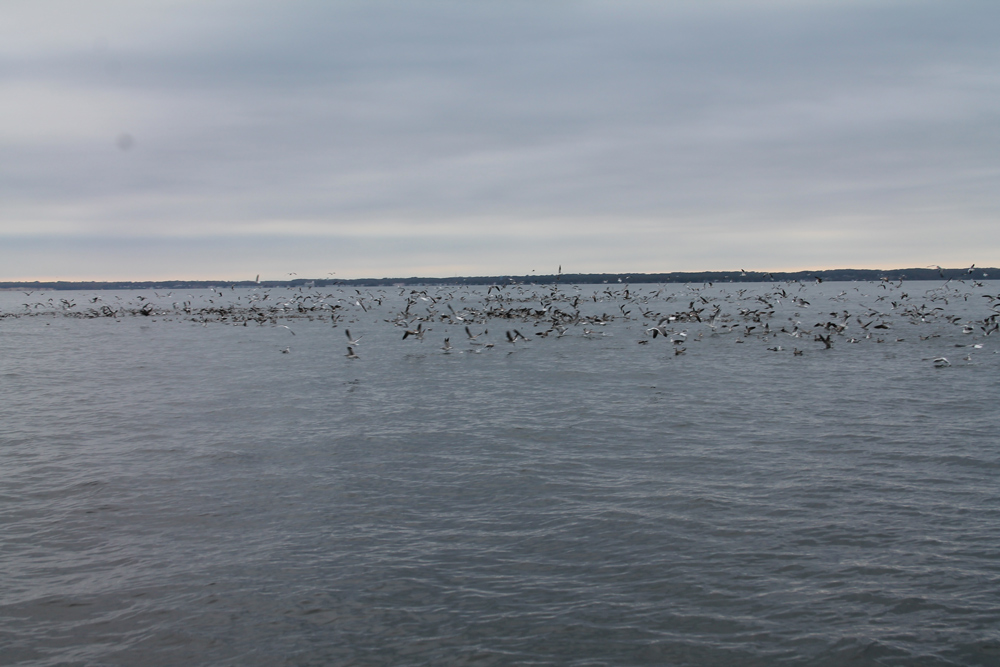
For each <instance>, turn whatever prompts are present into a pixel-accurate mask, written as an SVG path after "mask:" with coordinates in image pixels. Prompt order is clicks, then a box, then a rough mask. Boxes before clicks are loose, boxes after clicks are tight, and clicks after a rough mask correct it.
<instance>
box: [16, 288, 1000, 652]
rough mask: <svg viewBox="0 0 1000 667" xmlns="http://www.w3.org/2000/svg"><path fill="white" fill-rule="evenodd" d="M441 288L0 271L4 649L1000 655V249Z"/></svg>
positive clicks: (79, 650) (31, 650)
mask: <svg viewBox="0 0 1000 667" xmlns="http://www.w3.org/2000/svg"><path fill="white" fill-rule="evenodd" d="M421 289H422V288H416V290H414V289H413V288H384V289H375V288H370V289H365V288H360V294H359V293H358V290H355V289H354V288H332V287H331V288H314V289H307V290H297V291H285V292H280V291H278V290H270V291H267V290H235V291H234V290H229V289H224V290H223V289H220V290H219V291H214V292H213V291H207V290H206V291H199V292H191V291H190V290H187V291H184V290H182V291H177V292H175V293H171V294H166V293H165V292H166V291H165V290H161V291H159V292H157V293H154V292H152V291H144V292H132V293H126V292H95V293H78V292H35V293H33V294H30V295H28V294H24V293H21V292H7V293H0V528H2V533H0V664H4V665H7V664H23V665H139V664H142V665H180V664H188V665H202V664H204V665H226V664H229V665H431V664H433V665H466V664H469V665H511V664H518V665H775V664H788V665H841V664H846V665H1000V481H998V474H1000V447H998V445H1000V437H998V433H1000V429H998V426H1000V416H998V411H997V408H998V405H1000V402H998V396H1000V391H998V389H1000V380H998V378H1000V355H998V354H996V352H997V351H998V350H1000V346H998V345H997V343H998V342H1000V333H992V332H990V334H989V335H988V334H987V331H989V328H990V325H991V323H993V322H995V321H996V320H995V319H993V320H990V319H989V318H990V317H991V316H992V315H993V314H995V313H996V312H997V306H998V305H1000V301H998V300H997V299H996V298H995V297H996V296H998V295H1000V283H997V282H985V283H973V282H971V281H970V282H963V283H960V282H951V283H948V284H941V283H908V284H905V285H895V284H892V285H888V284H873V283H841V284H830V283H824V284H822V285H799V284H790V285H789V284H780V285H777V284H753V285H731V284H730V285H714V286H703V285H696V286H684V285H666V286H662V285H640V286H632V287H631V288H626V287H625V286H623V285H611V286H608V285H600V286H569V285H566V286H560V287H559V288H558V292H557V293H553V292H552V290H551V288H549V287H545V286H538V287H534V286H515V287H507V288H505V289H504V290H502V291H501V292H500V293H501V294H502V295H503V296H501V297H499V300H497V291H496V290H493V291H491V293H490V295H489V296H488V297H487V290H486V288H443V287H442V288H437V287H435V288H426V290H424V291H423V293H419V292H420V290H421ZM626 290H627V291H626ZM740 290H744V291H742V292H741V291H740ZM778 290H781V291H783V294H782V293H780V292H779V291H778ZM265 294H267V296H268V298H267V299H266V300H262V299H263V296H264V295H265ZM140 296H141V297H142V299H140V298H139V297H140ZM49 299H51V301H48V300H49ZM61 299H66V302H62V301H61ZM92 299H93V301H92ZM487 299H492V301H489V300H487ZM408 300H409V310H405V309H406V307H407V301H408ZM574 300H576V304H575V305H574V303H573V301H574ZM801 300H804V301H801ZM70 304H72V305H70ZM147 304H152V305H151V306H150V305H147ZM174 304H176V305H174ZM104 305H108V306H109V308H108V310H106V311H103V312H102V311H101V307H102V306H104ZM448 305H450V306H452V309H451V310H449V309H448V308H447V306H448ZM546 305H548V310H545V308H546ZM699 308H701V309H703V310H702V312H700V313H697V312H696V311H697V309H699ZM716 308H718V311H716ZM142 309H145V310H146V313H145V314H144V313H143V312H142ZM491 310H492V312H490V311H491ZM713 312H715V317H714V319H711V320H709V316H710V315H711V314H712V313H713ZM845 312H846V314H847V315H848V317H845ZM692 313H694V314H692ZM602 314H606V315H607V316H608V317H600V315H602ZM671 316H673V317H674V319H673V320H670V319H669V318H670V317H671ZM559 317H562V319H561V320H558V321H557V322H556V324H558V325H559V327H558V328H557V327H555V325H554V324H553V319H558V318H559ZM859 317H860V319H859ZM458 318H462V319H458ZM661 318H665V321H664V323H663V325H662V330H663V331H664V332H665V333H666V334H667V335H666V336H663V335H660V332H657V335H656V337H655V338H654V337H653V336H652V335H651V332H650V331H648V329H650V328H651V327H652V326H655V325H656V324H657V321H659V320H660V319H661ZM699 319H701V321H698V320H699ZM869 320H870V322H869ZM827 322H830V323H831V326H829V327H827V326H825V325H826V323H827ZM865 322H869V324H868V325H867V328H864V327H862V325H863V324H864V323H865ZM878 324H882V325H883V326H884V327H886V328H882V329H875V327H876V326H877V325H878ZM282 325H284V326H282ZM417 325H420V326H421V332H422V334H423V339H422V340H421V339H418V338H417V337H416V336H413V335H411V336H408V337H407V339H406V340H403V339H402V335H403V332H404V331H406V330H414V327H416V326H417ZM466 325H468V326H470V330H471V331H472V333H473V334H474V335H475V334H480V333H481V332H483V330H484V329H485V330H488V331H487V333H483V334H482V335H481V336H479V338H477V339H476V340H471V341H470V340H468V339H467V337H466V333H465V331H464V327H465V326H466ZM765 325H767V328H766V329H765ZM820 325H822V326H820ZM833 325H836V326H833ZM841 325H845V326H846V328H844V329H842V330H838V328H837V327H838V326H841ZM751 326H752V327H753V329H750V330H749V331H748V330H747V327H751ZM286 327H287V328H286ZM560 328H561V329H562V335H561V336H560ZM782 328H783V329H785V332H782V331H781V329H782ZM345 329H349V330H350V332H351V334H352V337H354V338H357V337H358V336H361V337H362V338H361V340H360V341H359V342H358V344H356V345H353V346H352V347H353V348H354V351H355V353H356V354H357V356H358V357H359V358H357V359H350V358H347V357H346V356H345V354H346V353H347V350H346V346H347V344H348V340H347V337H346V336H345V333H344V332H345ZM515 329H516V330H518V331H520V332H521V333H523V334H524V335H525V336H526V337H527V338H529V339H531V340H530V341H529V342H525V341H522V340H517V341H516V342H515V343H510V342H508V340H507V335H506V332H507V331H513V330H515ZM550 329H551V330H552V331H551V333H549V334H548V335H547V336H544V337H543V336H539V335H537V333H544V332H546V331H548V330H550ZM970 329H971V331H969V330H970ZM964 331H969V333H963V332H964ZM293 332H294V333H293ZM805 332H808V333H805ZM827 333H829V334H830V343H831V347H830V348H829V349H827V347H826V343H824V342H822V341H817V340H816V339H815V336H816V335H826V334H827ZM681 334H685V335H681ZM796 334H797V335H796ZM445 337H448V338H450V343H451V345H452V348H453V349H451V350H449V351H445V350H443V349H441V348H442V346H443V342H444V338H445ZM640 341H644V342H642V343H640ZM674 341H676V342H674ZM851 341H856V342H851ZM488 344H492V347H488V346H487V345H488ZM957 345H961V346H963V347H956V346H957ZM975 345H980V346H981V347H975ZM285 350H287V351H285ZM680 350H683V352H682V353H678V352H679V351H680ZM794 350H798V351H801V352H802V354H801V355H797V354H795V353H794ZM938 357H947V358H948V359H949V363H950V365H947V366H945V365H943V362H938V363H939V364H941V365H942V366H941V367H936V366H935V364H934V362H933V361H932V359H934V358H938Z"/></svg>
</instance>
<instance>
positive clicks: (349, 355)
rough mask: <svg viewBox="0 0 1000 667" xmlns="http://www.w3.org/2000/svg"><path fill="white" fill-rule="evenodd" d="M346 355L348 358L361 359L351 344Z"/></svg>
mask: <svg viewBox="0 0 1000 667" xmlns="http://www.w3.org/2000/svg"><path fill="white" fill-rule="evenodd" d="M344 356H345V357H347V358H348V359H360V357H359V356H358V355H356V354H354V349H353V348H352V347H351V346H350V345H348V346H347V354H345V355H344Z"/></svg>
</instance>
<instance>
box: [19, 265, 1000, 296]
mask: <svg viewBox="0 0 1000 667" xmlns="http://www.w3.org/2000/svg"><path fill="white" fill-rule="evenodd" d="M993 276H997V277H1000V268H995V267H983V268H979V267H976V268H974V269H970V268H962V269H937V268H921V269H890V270H881V269H830V270H826V271H792V272H787V271H771V272H766V271H739V270H737V271H700V272H680V271H675V272H671V273H563V274H550V275H527V276H514V275H506V276H468V277H462V276H456V277H451V278H427V277H424V278H418V277H412V278H355V279H352V280H330V279H320V278H315V279H310V278H297V279H295V280H262V281H260V282H259V283H258V282H256V281H254V280H238V281H233V280H143V281H123V280H113V281H63V280H59V281H37V280H36V281H8V282H3V281H0V290H4V291H10V290H20V289H29V290H129V289H207V288H209V287H268V288H273V287H336V286H338V285H344V286H357V287H411V286H435V285H530V284H535V285H550V284H554V283H566V284H578V285H580V284H583V285H600V284H604V283H629V284H642V283H761V282H788V281H792V282H795V281H808V282H816V281H821V282H822V281H830V282H852V281H883V280H889V281H893V282H895V281H897V280H962V279H975V280H983V279H990V278H991V277H993Z"/></svg>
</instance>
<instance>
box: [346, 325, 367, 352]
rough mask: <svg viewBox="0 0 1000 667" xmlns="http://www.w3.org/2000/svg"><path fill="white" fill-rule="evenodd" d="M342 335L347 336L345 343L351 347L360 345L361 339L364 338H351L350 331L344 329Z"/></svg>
mask: <svg viewBox="0 0 1000 667" xmlns="http://www.w3.org/2000/svg"><path fill="white" fill-rule="evenodd" d="M344 333H345V334H347V342H349V343H350V344H351V345H358V344H359V343H360V341H361V339H362V338H364V336H358V337H357V338H353V337H351V330H350V329H344ZM347 349H350V348H347Z"/></svg>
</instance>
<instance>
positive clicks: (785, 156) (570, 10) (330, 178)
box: [0, 2, 1000, 278]
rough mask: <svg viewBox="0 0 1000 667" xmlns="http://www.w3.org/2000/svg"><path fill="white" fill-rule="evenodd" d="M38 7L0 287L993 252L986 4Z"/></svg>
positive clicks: (6, 165) (21, 18)
mask: <svg viewBox="0 0 1000 667" xmlns="http://www.w3.org/2000/svg"><path fill="white" fill-rule="evenodd" d="M43 4H45V7H43V8H39V5H37V4H31V5H18V6H15V7H16V8H17V9H13V10H12V9H9V8H5V9H0V17H2V18H5V19H6V20H3V21H0V24H2V25H5V26H7V28H6V32H5V33H0V38H3V39H0V42H2V43H3V44H5V45H6V46H0V121H2V123H0V150H2V152H3V154H4V155H5V156H6V157H5V159H4V160H3V161H2V162H0V188H2V192H0V195H2V197H3V201H4V202H5V203H4V206H3V209H2V210H0V242H3V245H2V247H0V260H2V266H4V267H5V269H6V271H7V272H11V271H14V273H8V275H7V276H3V277H5V278H17V277H26V278H27V277H31V276H32V275H41V274H43V273H44V274H46V275H55V274H57V273H58V272H59V271H60V269H59V266H69V265H70V264H73V266H74V267H75V268H73V270H72V271H73V275H74V276H75V277H89V276H90V275H91V274H92V273H93V272H95V271H98V270H99V271H101V272H103V275H106V277H120V276H111V275H107V274H108V272H109V268H108V267H109V266H110V267H112V269H111V271H112V273H113V268H114V267H115V264H114V263H113V261H110V260H109V259H106V258H102V255H101V253H100V252H99V250H98V249H99V248H100V247H107V246H108V244H109V243H111V244H113V242H114V240H115V239H118V240H119V241H120V242H122V243H127V244H129V247H132V248H135V247H138V246H136V244H139V246H142V247H144V248H146V251H145V252H146V253H147V254H149V255H152V256H154V258H151V259H150V260H149V261H148V262H146V263H145V264H142V265H141V266H136V267H131V266H129V265H128V264H124V263H123V264H121V265H120V266H121V267H122V269H121V270H123V271H124V270H126V268H127V270H128V271H129V272H130V275H132V272H134V271H147V272H149V273H150V274H152V273H155V274H157V275H165V274H169V273H171V271H170V270H169V269H170V268H171V262H173V261H174V259H171V258H178V257H182V256H184V257H188V258H191V257H196V256H197V257H199V259H198V260H197V263H196V264H191V263H190V261H188V263H187V264H185V270H186V271H188V272H189V273H190V274H191V275H195V274H197V275H206V276H209V275H212V276H221V275H223V274H224V275H234V276H235V275H239V274H241V272H242V273H254V274H256V273H257V272H259V271H258V270H257V269H256V268H255V267H258V266H260V265H261V264H264V263H270V262H273V261H274V257H273V253H274V252H275V251H276V249H277V250H280V252H281V254H282V257H281V258H280V260H281V262H279V263H282V262H283V263H285V264H286V267H290V268H288V270H290V271H293V270H294V271H297V272H298V273H300V274H303V273H308V272H310V271H314V272H315V271H319V270H320V269H324V270H323V271H322V273H319V274H317V275H322V274H325V273H326V272H327V271H328V270H331V269H328V268H326V267H328V266H329V265H330V263H340V264H341V265H345V264H350V265H351V267H352V268H351V269H350V271H351V272H352V273H353V274H354V275H374V274H380V273H386V274H389V273H396V274H415V273H421V272H427V271H429V270H432V269H433V270H434V271H435V272H436V273H441V272H444V273H448V272H449V270H453V272H462V273H508V272H510V273H514V272H527V271H530V269H531V268H536V266H537V265H538V264H539V263H541V262H546V261H548V262H549V263H562V264H564V265H567V264H570V263H574V262H579V263H580V266H578V267H575V270H581V271H587V270H595V271H597V270H629V271H660V270H681V269H699V268H727V267H732V266H735V265H737V264H741V265H746V266H747V268H750V267H751V266H753V267H759V268H795V267H807V266H815V267H821V266H837V265H852V266H861V265H867V266H888V265H897V264H911V265H913V264H917V265H922V264H930V263H935V264H948V263H954V264H964V263H966V262H968V263H971V262H973V261H975V262H976V263H977V264H980V265H983V264H991V263H996V262H998V261H1000V252H998V251H1000V241H997V240H993V239H994V237H995V235H994V237H991V236H990V234H989V229H990V227H989V225H990V224H991V223H992V222H993V221H994V220H995V219H996V214H997V212H998V210H1000V207H998V203H1000V202H998V194H997V193H998V192H1000V189H998V188H997V187H996V181H997V176H998V172H1000V158H998V157H997V156H998V155H1000V151H998V150H997V149H998V147H1000V145H998V144H1000V141H998V139H1000V137H998V132H1000V131H998V130H997V128H998V127H1000V125H998V123H997V120H998V118H997V116H998V109H1000V104H998V102H1000V73H998V71H997V69H996V67H995V63H996V62H998V61H1000V58H998V56H1000V44H998V43H997V41H996V39H995V34H996V28H997V27H1000V20H998V19H1000V7H996V6H995V5H994V4H993V3H987V2H949V3H941V2H938V3H913V2H907V3H878V4H871V3H843V2H837V3H833V2H830V3H808V4H806V3H793V2H756V3H731V2H716V3H711V2H710V3H698V4H693V3H692V4H691V5H685V6H675V5H673V4H671V5H666V6H664V4H665V3H646V2H626V3H598V2H594V3H561V2H552V3H527V2H523V3H518V2H514V3H457V2H447V3H446V2H430V3H378V2H376V3H348V2H344V3H319V2H300V3H289V4H281V5H275V4H273V3H259V4H252V3H251V4H248V3H224V2H213V3H191V4H186V3H160V4H154V5H152V6H151V7H152V8H151V9H141V10H140V9H138V8H136V7H132V6H122V5H119V4H116V3H110V2H109V3H107V4H104V3H100V2H98V3H90V4H88V6H87V8H82V7H80V6H79V5H77V4H75V3H66V4H62V3H43ZM46 8H48V9H49V15H50V16H49V19H50V20H49V21H46V19H45V17H44V16H42V14H44V13H45V9H46ZM18 12H21V13H18ZM5 14H6V16H4V15H5ZM53 17H55V18H53ZM0 30H3V29H0ZM123 136H129V137H132V138H133V141H132V143H131V144H130V145H129V150H122V149H121V145H122V144H121V137H123ZM944 226H947V229H948V230H949V233H948V234H943V233H942V229H943V228H944ZM984 232H985V233H984ZM983 236H985V238H983ZM970 238H976V239H977V242H976V243H975V244H970V243H969V241H968V239H970ZM4 239H6V241H3V240H4ZM15 239H18V241H17V244H15V243H14V240H15ZM97 239H101V241H100V242H98V241H97ZM227 239H228V241H227ZM227 242H228V243H229V244H230V245H231V246H232V247H233V248H239V253H238V255H239V256H238V257H229V256H228V255H227V253H226V252H225V251H224V250H223V249H224V248H225V247H226V244H227ZM88 243H89V244H90V245H89V246H88V247H91V248H92V257H93V258H94V259H93V264H91V265H88V264H87V262H86V261H82V263H81V261H79V258H77V259H74V260H73V262H68V260H67V256H66V255H65V253H67V252H69V248H72V247H74V244H84V245H86V244H88ZM18 244H20V245H19V246H18V247H19V248H20V250H19V251H16V252H17V257H16V262H15V258H14V256H13V255H14V253H15V251H14V250H8V249H13V248H14V247H15V246H17V245H18ZM199 244H200V245H199ZM81 247H82V246H81ZM185 247H186V248H187V249H188V253H187V255H185V251H184V250H183V248H185ZM192 247H202V248H207V247H212V248H215V249H217V250H219V252H212V253H191V252H190V249H191V248H192ZM28 248H31V249H33V250H31V251H30V252H29V251H28V250H27V249H28ZM46 249H48V250H46ZM348 249H349V250H348ZM553 253H556V255H554V254H553ZM558 253H562V255H564V256H559V259H558V260H556V259H554V257H556V256H557V255H558ZM155 257H163V260H162V264H157V261H158V260H156V259H155ZM60 262H62V264H60ZM74 262H75V263H74ZM297 262H299V263H300V264H297ZM529 265H530V266H529ZM14 266H17V267H18V268H17V269H16V270H15V269H14V268H12V267H14ZM88 266H91V267H92V268H90V269H88V268H87V267H88ZM394 267H395V270H394ZM476 269H481V270H476ZM345 270H346V269H345ZM88 271H89V272H90V273H88ZM219 272H221V273H219ZM345 277H347V276H345Z"/></svg>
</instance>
